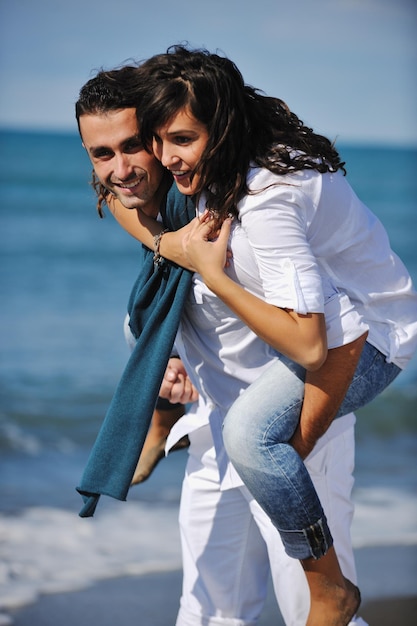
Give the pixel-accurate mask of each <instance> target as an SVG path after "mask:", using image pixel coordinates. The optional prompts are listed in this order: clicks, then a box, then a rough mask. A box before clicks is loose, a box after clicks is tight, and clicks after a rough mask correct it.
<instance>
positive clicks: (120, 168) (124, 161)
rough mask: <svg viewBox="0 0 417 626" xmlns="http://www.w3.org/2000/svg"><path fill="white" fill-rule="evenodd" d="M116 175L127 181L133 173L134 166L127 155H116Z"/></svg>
mask: <svg viewBox="0 0 417 626" xmlns="http://www.w3.org/2000/svg"><path fill="white" fill-rule="evenodd" d="M114 173H115V175H116V176H117V178H119V179H120V180H125V179H126V178H128V176H129V175H130V174H131V173H132V166H131V164H130V159H129V157H128V155H127V154H118V155H116V163H115V169H114Z"/></svg>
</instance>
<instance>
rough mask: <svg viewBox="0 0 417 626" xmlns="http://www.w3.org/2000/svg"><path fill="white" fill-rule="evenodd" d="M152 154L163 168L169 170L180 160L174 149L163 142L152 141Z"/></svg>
mask: <svg viewBox="0 0 417 626" xmlns="http://www.w3.org/2000/svg"><path fill="white" fill-rule="evenodd" d="M153 152H154V154H155V156H156V158H157V159H158V160H159V161H161V163H162V165H163V166H164V167H168V168H170V167H172V165H174V164H175V163H178V161H179V160H180V159H179V157H178V156H176V154H175V149H174V148H173V147H171V146H170V145H169V144H167V143H165V142H163V141H155V140H154V141H153Z"/></svg>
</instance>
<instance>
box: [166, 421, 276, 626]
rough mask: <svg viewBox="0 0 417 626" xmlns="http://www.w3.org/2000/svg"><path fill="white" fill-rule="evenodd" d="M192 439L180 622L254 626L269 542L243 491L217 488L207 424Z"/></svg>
mask: <svg viewBox="0 0 417 626" xmlns="http://www.w3.org/2000/svg"><path fill="white" fill-rule="evenodd" d="M190 440H191V446H190V449H189V453H190V458H189V462H188V465H187V470H186V476H185V479H184V484H183V492H182V497H181V507H180V532H181V542H182V552H183V568H184V582H183V592H182V597H181V607H180V611H179V614H178V618H177V623H176V624H177V626H199V625H201V626H202V625H204V626H254V625H255V624H256V623H257V620H258V618H259V615H260V613H261V611H262V608H263V605H264V602H265V597H266V591H267V581H268V572H269V564H268V556H267V551H266V546H265V542H264V541H263V539H262V537H261V534H260V532H259V529H258V527H257V525H256V523H255V520H254V519H253V516H252V513H251V511H250V508H249V506H248V502H247V499H246V498H245V497H244V495H243V494H242V492H241V490H240V489H239V488H234V489H230V490H226V491H223V492H221V491H220V489H219V484H220V483H219V474H218V469H217V464H216V459H215V453H214V449H213V443H212V439H211V433H210V429H209V426H205V427H203V428H200V429H199V430H197V431H195V432H193V433H191V434H190ZM277 536H278V534H277Z"/></svg>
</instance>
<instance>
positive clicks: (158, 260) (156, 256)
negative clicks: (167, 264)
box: [153, 228, 168, 269]
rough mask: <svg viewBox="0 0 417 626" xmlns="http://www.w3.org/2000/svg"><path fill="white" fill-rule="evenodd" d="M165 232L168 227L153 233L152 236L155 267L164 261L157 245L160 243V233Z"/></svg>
mask: <svg viewBox="0 0 417 626" xmlns="http://www.w3.org/2000/svg"><path fill="white" fill-rule="evenodd" d="M167 232H168V228H167V229H166V230H161V232H160V233H158V234H157V235H155V236H154V238H153V265H154V268H155V269H156V268H157V267H159V266H160V265H162V263H163V261H164V257H163V256H161V253H160V252H159V247H160V245H161V239H162V235H164V234H165V233H167Z"/></svg>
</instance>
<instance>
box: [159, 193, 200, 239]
mask: <svg viewBox="0 0 417 626" xmlns="http://www.w3.org/2000/svg"><path fill="white" fill-rule="evenodd" d="M161 215H162V219H163V222H164V224H165V225H166V226H167V228H169V229H170V230H177V229H178V228H181V226H185V224H188V222H189V221H190V220H191V219H192V218H193V217H194V216H195V202H194V200H193V199H192V198H190V197H189V196H185V195H184V194H182V193H180V192H179V191H178V187H177V185H176V184H175V183H174V182H173V183H172V184H171V186H170V188H169V189H168V191H167V194H166V196H165V202H164V206H163V207H161Z"/></svg>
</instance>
